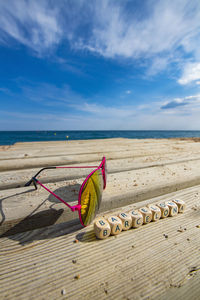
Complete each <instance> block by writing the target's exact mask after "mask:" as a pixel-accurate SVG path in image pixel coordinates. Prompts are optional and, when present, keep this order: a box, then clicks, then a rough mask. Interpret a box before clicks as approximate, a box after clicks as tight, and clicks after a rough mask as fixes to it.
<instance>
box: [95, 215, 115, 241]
mask: <svg viewBox="0 0 200 300" xmlns="http://www.w3.org/2000/svg"><path fill="white" fill-rule="evenodd" d="M94 232H95V234H96V237H97V238H98V239H101V240H103V239H106V238H107V237H108V236H109V235H110V232H111V228H110V225H109V223H108V222H107V221H106V220H105V219H104V218H98V219H97V220H96V221H95V222H94Z"/></svg>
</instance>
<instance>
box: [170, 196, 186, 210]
mask: <svg viewBox="0 0 200 300" xmlns="http://www.w3.org/2000/svg"><path fill="white" fill-rule="evenodd" d="M172 201H173V202H174V203H176V205H177V206H178V212H179V213H183V212H184V211H185V208H186V205H185V202H184V201H183V200H179V199H174V200H172Z"/></svg>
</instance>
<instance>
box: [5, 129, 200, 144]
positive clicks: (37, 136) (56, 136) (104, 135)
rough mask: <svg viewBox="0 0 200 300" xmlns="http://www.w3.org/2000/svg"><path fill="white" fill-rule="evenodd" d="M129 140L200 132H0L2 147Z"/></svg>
mask: <svg viewBox="0 0 200 300" xmlns="http://www.w3.org/2000/svg"><path fill="white" fill-rule="evenodd" d="M111 138H129V139H168V138H176V139H198V138H200V131H198V130H196V131H194V130H193V131H192V130H90V131H89V130H82V131H81V130H73V131H72V130H71V131H70V130H68V131H67V130H66V131H56V130H55V131H0V145H2V146H6V145H14V144H15V143H19V142H20V143H23V142H42V141H44V142H50V141H69V140H97V139H111Z"/></svg>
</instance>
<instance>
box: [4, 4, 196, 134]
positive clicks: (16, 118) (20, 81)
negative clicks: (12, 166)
mask: <svg viewBox="0 0 200 300" xmlns="http://www.w3.org/2000/svg"><path fill="white" fill-rule="evenodd" d="M0 15H1V18H0V103H1V107H0V130H81V129H83V130H90V129H96V130H104V129H111V130H115V129H116V130H118V129H124V130H126V129H130V130H145V129H147V130H157V129H162V130H179V129H180V130H181V129H182V130H185V129H188V130H200V46H199V45H200V1H199V0H190V1H188V0H187V1H185V0H173V1H171V0H170V1H168V0H165V1H158V0H157V1H153V0H144V1H139V0H136V1H134V0H132V1H130V0H127V1H126V0H122V1H120V0H118V1H116V0H110V1H107V0H102V1H99V0H96V1H95V0H91V1H84V0H67V1H65V0H60V1H53V0H52V1H50V0H49V1H44V0H40V1H38V0H34V1H33V0H32V1H26V0H20V1H17V0H7V1H3V0H2V1H0Z"/></svg>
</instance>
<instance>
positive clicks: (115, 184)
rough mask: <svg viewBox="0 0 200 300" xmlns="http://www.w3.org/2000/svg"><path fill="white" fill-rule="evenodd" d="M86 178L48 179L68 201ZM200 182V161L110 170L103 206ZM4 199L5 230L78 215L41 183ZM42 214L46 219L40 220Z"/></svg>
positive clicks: (2, 230) (7, 192)
mask: <svg viewBox="0 0 200 300" xmlns="http://www.w3.org/2000/svg"><path fill="white" fill-rule="evenodd" d="M83 180H84V178H80V179H77V180H65V181H59V182H54V183H48V184H47V187H48V188H50V189H51V190H52V191H54V192H55V193H56V194H58V195H59V196H60V197H62V198H63V199H65V200H66V201H68V202H74V201H77V199H78V191H79V188H80V186H81V184H82V182H83ZM199 183H200V164H199V163H197V162H196V161H193V162H189V163H188V164H187V163H179V164H173V165H168V166H162V167H161V166H158V167H152V168H145V169H138V170H130V171H125V172H119V173H113V174H109V176H108V184H107V188H106V190H105V191H104V194H103V202H102V205H101V210H102V211H105V210H108V209H109V208H116V207H120V206H122V205H128V204H130V203H133V202H137V201H142V200H144V199H147V198H149V197H156V196H159V195H163V194H165V193H169V192H172V191H176V190H180V189H183V188H187V187H190V186H194V185H197V184H199ZM0 203H1V209H0V211H1V221H0V222H1V227H0V233H1V234H3V233H5V232H7V231H8V233H10V229H11V228H12V227H15V230H19V231H18V232H20V231H22V230H26V227H27V223H28V224H29V226H28V229H31V226H32V229H34V228H37V227H41V226H45V220H46V225H50V224H52V222H55V223H60V222H64V221H70V220H72V219H74V218H75V215H74V214H73V213H71V211H69V209H68V208H67V207H66V206H65V205H64V204H62V203H60V202H59V201H58V200H57V199H55V198H54V197H53V196H52V195H50V194H48V192H46V191H45V190H44V189H43V188H41V187H39V188H38V190H37V191H35V190H33V188H32V187H24V188H18V189H9V190H2V191H0ZM76 203H77V202H76ZM41 215H43V218H42V219H41V220H42V222H40V221H38V219H39V220H40V216H41ZM23 220H24V221H23ZM17 224H18V225H17ZM13 230H14V229H13ZM15 232H17V231H15Z"/></svg>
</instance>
